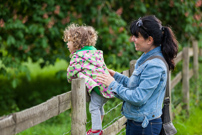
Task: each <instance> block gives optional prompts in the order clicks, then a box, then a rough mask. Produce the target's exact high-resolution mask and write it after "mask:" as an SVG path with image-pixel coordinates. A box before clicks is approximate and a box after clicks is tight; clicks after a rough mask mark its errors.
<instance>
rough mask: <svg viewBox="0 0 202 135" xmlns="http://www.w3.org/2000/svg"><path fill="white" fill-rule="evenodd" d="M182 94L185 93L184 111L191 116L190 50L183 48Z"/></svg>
mask: <svg viewBox="0 0 202 135" xmlns="http://www.w3.org/2000/svg"><path fill="white" fill-rule="evenodd" d="M182 68H183V69H182V93H183V103H184V106H183V109H185V110H186V112H187V115H189V48H188V47H184V48H183V67H182Z"/></svg>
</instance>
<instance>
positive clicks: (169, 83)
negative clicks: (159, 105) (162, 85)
mask: <svg viewBox="0 0 202 135" xmlns="http://www.w3.org/2000/svg"><path fill="white" fill-rule="evenodd" d="M168 77H169V78H168V85H169V87H168V88H169V96H170V106H169V108H170V112H169V113H170V117H171V118H170V119H171V121H172V119H173V114H172V96H171V90H172V89H171V71H169V75H168Z"/></svg>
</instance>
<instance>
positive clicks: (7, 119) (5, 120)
mask: <svg viewBox="0 0 202 135" xmlns="http://www.w3.org/2000/svg"><path fill="white" fill-rule="evenodd" d="M0 134H1V135H14V134H15V121H14V118H13V115H9V116H4V117H1V118H0Z"/></svg>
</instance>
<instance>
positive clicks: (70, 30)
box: [63, 23, 98, 50]
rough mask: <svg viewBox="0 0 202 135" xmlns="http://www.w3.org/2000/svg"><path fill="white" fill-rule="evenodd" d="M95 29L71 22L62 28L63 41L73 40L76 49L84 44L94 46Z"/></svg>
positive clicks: (95, 39)
mask: <svg viewBox="0 0 202 135" xmlns="http://www.w3.org/2000/svg"><path fill="white" fill-rule="evenodd" d="M97 38H98V36H97V31H95V29H94V28H93V27H91V26H84V25H82V26H79V25H78V24H74V23H73V24H71V25H69V26H68V27H67V28H65V30H64V37H63V40H64V42H69V41H72V42H73V46H74V48H75V49H76V50H78V49H81V48H82V47H84V46H95V44H96V41H97Z"/></svg>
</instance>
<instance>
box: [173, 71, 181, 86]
mask: <svg viewBox="0 0 202 135" xmlns="http://www.w3.org/2000/svg"><path fill="white" fill-rule="evenodd" d="M181 79H182V72H181V71H180V72H179V73H178V74H177V75H176V76H175V78H174V79H173V80H172V82H171V89H173V88H174V87H175V86H176V85H177V84H178V83H179V82H180V81H181Z"/></svg>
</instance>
